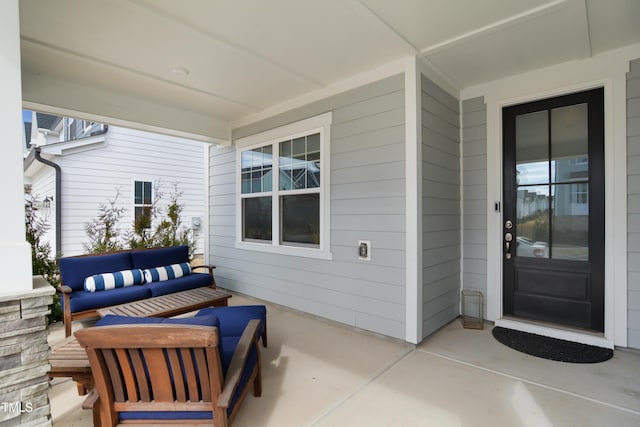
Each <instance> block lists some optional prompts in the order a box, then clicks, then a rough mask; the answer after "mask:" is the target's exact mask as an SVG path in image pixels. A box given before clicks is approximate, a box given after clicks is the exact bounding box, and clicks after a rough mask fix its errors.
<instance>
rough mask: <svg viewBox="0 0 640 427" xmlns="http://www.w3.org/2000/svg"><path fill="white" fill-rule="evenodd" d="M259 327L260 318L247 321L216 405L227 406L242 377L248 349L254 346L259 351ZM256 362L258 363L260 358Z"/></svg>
mask: <svg viewBox="0 0 640 427" xmlns="http://www.w3.org/2000/svg"><path fill="white" fill-rule="evenodd" d="M259 327H260V320H258V319H253V320H251V321H249V324H248V325H247V327H246V328H245V329H244V332H243V333H242V336H241V337H240V341H239V342H238V346H237V347H236V351H235V352H234V353H233V357H232V358H231V363H230V364H229V369H228V370H227V376H226V378H225V379H224V386H223V387H222V393H221V394H220V397H219V398H218V407H221V408H228V407H229V405H230V404H231V398H232V397H233V394H234V393H235V391H236V389H237V388H238V385H239V383H240V379H241V378H242V371H244V368H245V365H246V364H247V360H248V358H249V351H250V350H251V347H252V346H253V347H255V349H256V350H255V351H258V352H259V351H260V349H259V348H258V328H259ZM256 363H260V358H259V357H258V360H257V362H256Z"/></svg>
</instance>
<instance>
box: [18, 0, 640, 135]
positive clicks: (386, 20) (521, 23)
mask: <svg viewBox="0 0 640 427" xmlns="http://www.w3.org/2000/svg"><path fill="white" fill-rule="evenodd" d="M20 26H21V46H22V77H23V99H24V100H25V101H26V103H27V104H29V103H32V104H33V105H47V106H51V107H54V109H55V108H58V109H62V110H64V109H67V110H71V111H76V112H85V113H87V114H88V115H89V116H94V117H96V116H100V117H102V118H109V119H113V121H114V122H116V123H117V121H118V120H121V121H130V122H138V123H140V124H144V125H150V126H155V127H165V128H168V129H173V130H177V131H182V132H188V133H191V134H195V135H202V136H203V139H206V137H216V138H225V137H227V136H228V129H229V126H230V124H232V123H233V122H237V121H239V120H242V119H243V118H246V117H247V116H251V115H255V114H257V113H260V112H262V111H264V110H265V109H268V108H269V107H272V106H274V105H278V104H282V103H284V102H287V101H288V100H291V99H295V98H299V97H302V96H304V95H305V94H308V93H311V92H315V91H319V90H322V89H324V88H326V87H329V86H332V85H334V84H336V83H337V82H340V81H343V80H345V79H348V78H349V77H351V76H354V75H358V74H361V73H364V72H366V71H368V70H371V69H375V68H376V67H380V66H382V65H384V64H387V63H390V62H392V61H396V60H400V59H402V58H404V57H407V56H411V55H417V56H418V57H419V58H421V59H422V60H423V61H424V62H425V63H426V64H427V66H429V67H431V68H432V69H434V70H435V71H436V72H438V73H439V74H440V76H441V77H443V78H444V79H445V80H447V81H448V83H449V84H450V86H451V87H453V88H456V89H457V90H462V89H464V88H467V87H470V86H473V85H476V84H479V83H482V82H486V81H491V80H496V79H499V78H502V77H506V76H509V75H513V74H518V73H522V72H526V71H530V70H533V69H537V68H542V67H546V66H549V65H553V64H556V63H560V62H565V61H570V60H575V59H582V58H586V57H590V56H593V55H596V54H598V53H601V52H603V51H606V50H610V49H614V48H617V47H621V46H625V45H629V44H633V43H638V42H640V0H554V1H551V0H482V1H479V0H183V1H175V0H108V1H106V0H57V1H49V0H21V1H20ZM176 69H178V72H175V71H174V70H176ZM180 70H182V71H184V70H188V75H184V74H181V73H180V72H179V71H180Z"/></svg>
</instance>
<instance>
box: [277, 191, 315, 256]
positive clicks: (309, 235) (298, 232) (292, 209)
mask: <svg viewBox="0 0 640 427" xmlns="http://www.w3.org/2000/svg"><path fill="white" fill-rule="evenodd" d="M280 204H281V212H282V213H281V215H282V219H281V224H282V225H281V228H282V243H303V244H310V245H319V244H320V195H319V194H318V193H314V194H299V195H295V196H282V197H281V198H280Z"/></svg>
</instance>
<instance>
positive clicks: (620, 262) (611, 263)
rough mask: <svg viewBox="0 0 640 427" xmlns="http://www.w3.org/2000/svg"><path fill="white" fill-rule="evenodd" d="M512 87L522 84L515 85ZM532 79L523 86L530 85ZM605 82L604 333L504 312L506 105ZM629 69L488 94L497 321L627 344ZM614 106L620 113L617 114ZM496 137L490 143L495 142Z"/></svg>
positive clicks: (492, 304) (491, 267)
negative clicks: (543, 87)
mask: <svg viewBox="0 0 640 427" xmlns="http://www.w3.org/2000/svg"><path fill="white" fill-rule="evenodd" d="M511 87H512V89H513V88H514V87H517V86H516V85H514V86H511ZM526 87H527V85H526V84H523V85H522V86H520V90H523V89H522V88H526ZM598 87H603V88H604V120H605V123H604V138H605V142H604V145H605V147H604V156H605V290H604V292H605V307H604V323H605V325H604V334H598V333H590V332H581V331H577V330H575V329H569V328H563V327H552V326H548V325H541V324H538V323H535V322H530V321H523V320H515V319H505V318H503V311H502V301H503V294H502V292H503V282H502V262H503V256H502V255H503V254H502V252H503V251H502V224H503V212H502V209H499V211H496V203H497V202H499V206H502V109H503V107H507V106H511V105H516V104H521V103H526V102H532V101H536V100H540V99H544V98H550V97H555V96H561V95H567V94H571V93H575V92H581V91H585V90H589V89H594V88H598ZM625 90H626V75H625V73H617V74H616V75H615V76H614V77H610V78H606V79H599V80H593V81H591V82H587V83H583V84H580V85H566V86H564V87H556V88H555V89H552V90H546V91H545V90H541V91H538V92H535V93H532V92H528V93H526V94H522V95H520V96H513V94H511V96H508V97H507V96H504V97H498V96H496V97H495V98H492V97H490V96H487V97H486V98H485V102H486V104H487V318H488V319H489V320H492V321H494V322H495V324H496V326H502V327H508V328H512V329H517V330H521V331H525V332H532V333H536V334H540V335H545V336H550V337H554V338H560V339H566V340H571V341H576V342H582V343H585V344H591V345H597V346H601V347H608V348H613V347H614V345H617V346H626V345H627V227H626V222H627V204H626V198H627V185H626V141H627V140H626V92H625ZM614 112H615V114H614ZM492 141H493V142H494V143H491V142H492Z"/></svg>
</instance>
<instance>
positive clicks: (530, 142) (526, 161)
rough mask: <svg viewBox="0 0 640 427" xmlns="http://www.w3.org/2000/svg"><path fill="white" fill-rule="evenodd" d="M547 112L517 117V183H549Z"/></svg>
mask: <svg viewBox="0 0 640 427" xmlns="http://www.w3.org/2000/svg"><path fill="white" fill-rule="evenodd" d="M548 122H549V119H548V113H547V111H546V110H545V111H538V112H535V113H529V114H521V115H519V116H517V117H516V182H517V183H518V184H520V185H524V184H544V183H547V182H549V167H550V162H549V135H548V133H547V129H548Z"/></svg>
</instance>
